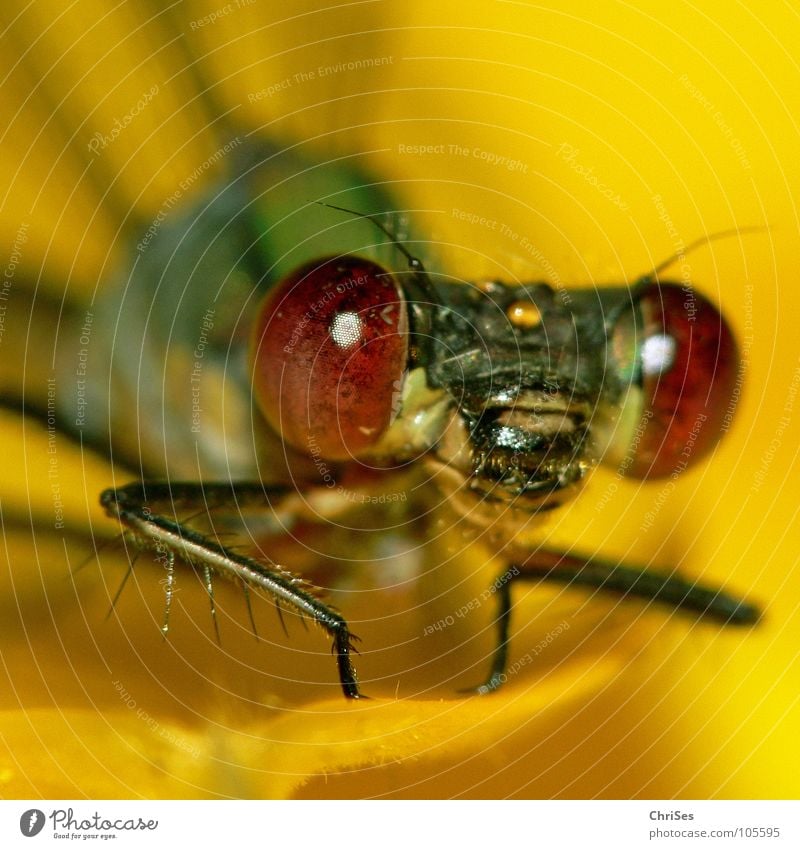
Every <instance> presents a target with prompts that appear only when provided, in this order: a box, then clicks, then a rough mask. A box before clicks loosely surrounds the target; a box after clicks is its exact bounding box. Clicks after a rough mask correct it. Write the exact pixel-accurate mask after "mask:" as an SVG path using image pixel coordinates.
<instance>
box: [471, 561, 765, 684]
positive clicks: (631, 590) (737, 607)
mask: <svg viewBox="0 0 800 849" xmlns="http://www.w3.org/2000/svg"><path fill="white" fill-rule="evenodd" d="M519 581H535V582H540V581H548V582H551V583H558V584H564V585H566V586H580V587H589V588H593V589H598V590H602V591H603V592H613V593H616V594H618V595H621V596H623V597H625V598H639V599H643V600H645V601H656V602H659V603H661V604H665V605H668V606H670V607H672V608H675V609H679V610H682V611H686V612H688V613H690V614H694V615H696V616H698V617H703V618H709V619H714V620H716V621H718V622H720V623H722V624H724V625H753V624H755V623H756V622H758V620H759V618H760V616H761V612H760V610H759V609H758V607H756V606H755V605H753V604H751V603H750V602H747V601H744V600H742V599H739V598H736V597H735V596H732V595H729V594H728V593H726V592H723V591H722V590H720V589H717V588H713V587H706V586H703V585H702V584H698V583H697V582H695V581H689V580H686V579H685V578H681V577H680V576H678V575H674V574H663V573H659V572H654V571H651V570H649V569H643V568H637V567H635V566H625V565H622V564H617V563H610V562H608V561H603V560H597V559H595V558H586V559H584V558H581V557H575V556H574V555H571V554H563V553H561V552H557V551H551V550H549V549H540V550H539V551H537V552H535V553H534V554H532V555H531V556H530V557H529V558H528V559H527V560H524V561H522V562H521V563H518V564H515V565H514V566H512V567H511V568H509V569H508V570H506V571H505V572H503V574H502V575H501V576H500V578H498V580H497V583H496V586H497V593H496V594H497V600H498V614H497V620H496V628H497V645H496V648H495V651H494V655H493V656H492V665H491V669H490V673H489V677H488V678H487V679H486V681H485V682H484V683H483V684H482V685H481V686H480V687H478V688H477V692H478V693H490V692H493V691H494V690H497V689H498V688H499V687H500V686H502V684H503V683H504V682H505V679H506V675H505V670H506V667H507V665H508V642H509V631H510V627H511V587H512V584H513V583H515V582H519Z"/></svg>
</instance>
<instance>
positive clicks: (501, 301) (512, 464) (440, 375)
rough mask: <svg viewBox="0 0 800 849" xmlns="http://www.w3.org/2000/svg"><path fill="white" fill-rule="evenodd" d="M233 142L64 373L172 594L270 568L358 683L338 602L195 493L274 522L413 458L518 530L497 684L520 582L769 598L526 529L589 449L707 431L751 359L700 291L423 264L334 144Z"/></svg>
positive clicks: (286, 599) (710, 601)
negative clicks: (554, 280) (486, 277)
mask: <svg viewBox="0 0 800 849" xmlns="http://www.w3.org/2000/svg"><path fill="white" fill-rule="evenodd" d="M228 162H229V163H231V162H235V163H236V164H235V166H233V167H231V168H230V169H229V170H230V173H229V175H228V177H227V178H226V180H225V181H224V182H221V183H220V184H219V185H217V186H216V187H214V188H213V189H212V190H211V191H210V192H208V193H207V194H206V195H205V196H204V197H203V198H202V199H201V200H200V201H199V202H195V203H194V204H192V205H191V206H190V207H189V208H188V209H185V210H182V207H181V204H180V199H179V198H178V197H177V196H176V197H174V198H170V199H167V200H166V201H165V204H164V207H163V208H162V210H161V211H160V212H159V213H158V215H157V216H156V218H155V219H154V220H153V222H152V223H151V224H150V226H149V227H147V228H146V229H145V231H144V232H143V233H142V234H141V236H140V238H139V240H138V242H136V243H135V244H134V245H133V246H132V250H131V257H132V259H131V263H130V267H129V269H128V271H127V272H126V273H125V274H124V275H122V277H121V278H120V279H119V281H118V283H117V285H116V286H113V287H111V288H110V289H109V291H108V293H107V294H106V295H105V296H104V299H103V301H102V303H101V304H100V305H99V306H98V307H97V308H96V310H94V312H93V313H92V315H91V320H90V325H91V327H90V333H89V332H87V333H85V334H84V335H85V336H87V344H86V345H83V346H82V352H83V353H82V355H81V357H80V362H81V369H80V371H79V374H78V375H77V377H75V376H74V375H72V376H70V377H65V378H64V382H65V383H67V384H68V385H69V386H70V387H71V388H70V391H68V392H63V391H62V392H60V393H59V405H60V417H61V419H62V420H63V421H67V422H71V423H73V428H77V429H78V430H79V431H80V432H81V435H82V437H83V438H84V440H85V441H87V440H88V441H91V442H93V443H95V444H99V445H103V446H110V447H111V450H112V451H113V452H114V454H115V456H116V458H117V459H123V460H127V461H128V463H129V465H131V467H133V468H139V469H141V472H142V475H143V478H144V479H145V480H146V481H155V482H137V483H131V484H129V485H126V486H122V487H120V488H113V489H108V490H107V491H105V492H104V493H103V494H102V504H103V505H104V506H105V508H106V510H107V511H108V513H109V514H110V515H111V516H112V517H114V518H116V519H118V520H119V521H120V522H121V523H122V525H123V527H124V528H125V529H126V531H127V532H129V533H130V534H131V535H132V536H133V537H134V538H135V540H136V541H137V543H138V544H139V545H140V546H142V547H144V548H149V549H153V550H154V551H155V552H157V554H158V556H159V558H160V559H162V560H163V561H164V562H165V564H166V566H167V569H168V575H169V579H168V581H167V582H166V583H167V609H168V608H169V603H170V600H171V594H172V587H173V583H174V579H175V570H176V569H177V568H178V566H177V565H176V564H181V563H182V564H188V565H189V566H190V567H192V568H193V569H195V570H196V571H197V572H198V573H199V574H200V575H201V577H202V579H203V581H204V583H205V585H206V588H207V590H208V594H209V597H210V598H211V603H212V613H214V601H213V578H214V576H216V575H222V576H224V577H227V578H230V579H232V580H234V581H237V582H240V583H241V585H242V587H243V588H244V589H245V591H247V589H248V588H252V587H258V588H260V589H261V590H262V591H264V592H265V593H267V594H269V595H270V596H272V597H273V598H274V599H275V600H276V601H277V603H278V605H279V609H280V607H281V606H283V607H285V608H286V609H292V610H294V611H295V612H297V613H299V614H301V615H302V616H306V617H310V618H311V619H313V620H314V621H315V622H316V623H317V624H318V625H320V626H321V627H322V628H323V629H324V630H325V631H327V633H328V635H329V636H330V638H331V640H332V643H333V651H334V655H335V657H336V662H337V664H338V674H339V680H340V682H341V687H342V690H343V692H344V694H345V696H346V697H348V698H358V697H360V695H361V691H360V689H359V685H358V682H357V677H356V671H355V668H354V665H353V660H352V648H353V643H352V641H353V635H352V634H351V632H350V629H349V626H348V624H347V621H346V619H345V618H344V616H343V615H342V614H341V613H339V612H338V611H336V610H334V609H333V608H332V607H331V606H330V605H328V604H327V603H325V601H324V600H322V599H321V597H320V596H319V594H318V593H316V592H314V590H313V588H312V587H310V586H309V585H307V584H306V583H305V582H304V581H302V580H301V579H300V578H299V577H297V576H295V575H294V574H292V573H291V571H289V570H290V569H291V564H281V565H280V566H279V565H277V564H274V563H272V562H270V561H269V560H267V559H265V558H264V557H261V556H251V555H249V554H242V553H240V552H239V551H238V550H237V549H235V548H233V547H230V546H227V545H226V544H225V543H224V541H222V540H221V538H220V537H219V536H218V535H217V533H216V531H217V530H218V528H217V527H211V526H208V527H203V528H201V529H198V528H197V526H196V525H193V524H192V523H191V522H190V521H186V520H185V518H182V516H183V517H185V516H189V515H191V514H194V513H196V511H197V510H198V509H200V510H201V511H211V512H212V513H213V511H214V510H215V508H218V507H225V508H226V510H227V511H228V512H229V513H234V514H236V515H241V516H244V515H247V516H248V522H252V521H256V522H258V521H261V522H262V523H263V526H264V529H265V533H266V534H267V535H269V534H270V533H271V534H274V533H276V532H277V531H279V530H280V528H281V527H287V526H291V523H292V522H293V521H295V520H296V519H297V518H298V517H302V518H303V519H304V520H305V521H316V522H320V523H324V522H326V521H330V520H332V519H333V518H334V517H336V516H340V515H341V514H342V513H344V512H345V511H347V510H349V509H352V507H353V503H354V500H353V499H348V498H347V493H352V492H359V493H362V494H364V493H367V494H368V493H370V492H371V493H373V494H375V495H377V496H379V495H380V493H382V492H383V493H385V491H386V489H385V481H386V480H387V478H388V477H389V476H391V475H396V474H398V470H402V473H403V474H404V475H411V476H412V477H413V476H416V477H415V479H416V480H417V482H418V483H424V484H425V486H431V487H437V488H438V490H439V491H440V492H442V493H444V494H445V495H446V498H447V500H448V502H449V504H450V506H451V508H452V509H453V510H454V511H455V512H456V514H457V515H458V516H460V517H461V518H463V519H464V520H465V521H466V522H468V523H469V524H470V525H472V526H474V527H479V528H481V529H483V530H485V531H486V532H487V533H490V534H493V535H495V536H496V537H498V538H502V539H503V540H504V551H505V553H506V554H507V555H508V561H509V568H508V569H507V570H506V571H505V572H504V578H503V579H502V580H499V581H498V582H496V585H497V588H498V591H497V593H496V597H497V599H498V601H499V610H498V614H497V639H496V649H495V651H494V655H493V660H492V663H491V668H490V669H489V670H488V673H487V676H486V679H485V682H484V684H483V685H482V686H481V687H480V688H479V689H480V690H481V691H483V692H488V691H491V690H494V689H496V688H497V687H498V686H499V685H500V684H501V683H502V681H503V680H504V669H505V666H506V658H507V648H508V643H509V638H510V612H511V592H512V589H513V586H514V585H515V584H517V583H518V582H522V581H553V582H560V583H564V584H579V585H587V586H591V587H595V588H602V589H603V590H608V591H612V592H616V593H620V594H624V595H626V596H638V597H641V598H643V599H649V600H657V601H661V602H666V603H667V604H669V605H673V606H675V607H680V608H683V609H685V610H688V611H691V612H692V613H694V614H696V615H700V616H709V617H712V618H715V619H717V620H719V621H720V622H723V623H752V622H754V621H755V620H756V619H757V617H758V612H757V610H756V608H755V607H754V606H752V605H751V604H748V603H745V602H743V601H739V600H738V599H736V598H734V597H731V596H729V595H727V594H726V593H724V592H722V591H720V590H717V589H714V588H711V587H704V586H700V585H698V584H696V583H694V582H692V581H691V580H689V579H684V578H680V577H678V576H676V575H674V574H657V573H654V572H652V571H650V570H647V569H640V568H635V567H632V566H628V565H621V564H620V565H618V564H614V563H610V562H606V561H604V560H602V559H600V558H596V557H593V556H586V557H577V556H575V555H574V554H562V553H559V552H556V551H553V550H549V549H541V548H538V549H537V548H530V547H528V546H527V545H526V544H523V543H522V542H517V539H521V537H520V535H519V530H520V529H521V528H522V527H523V526H527V525H528V524H529V523H530V521H531V519H532V518H535V517H536V516H540V515H543V514H545V513H546V512H548V511H551V510H553V509H555V508H556V507H558V506H559V505H561V504H563V503H565V502H566V501H567V500H568V499H571V498H573V497H574V496H575V495H576V494H577V493H578V492H579V491H580V489H581V484H582V483H583V481H584V480H585V478H586V476H587V475H588V473H589V472H590V471H591V469H592V467H593V466H595V465H596V464H598V463H605V464H611V465H612V466H616V467H617V468H619V469H620V470H621V471H622V472H624V473H625V474H628V475H631V476H634V477H638V478H663V477H665V476H670V475H673V476H674V475H677V474H680V472H682V471H683V469H685V468H686V467H688V466H689V465H690V464H694V463H695V462H696V461H698V460H699V459H700V458H702V457H703V456H704V455H706V454H707V453H708V452H709V451H710V449H711V448H712V447H713V446H714V445H715V444H716V442H717V440H718V438H719V437H720V435H721V432H722V429H723V419H724V417H725V415H726V410H727V408H728V406H729V401H730V398H731V395H732V392H733V390H734V385H735V381H736V379H737V366H738V358H737V347H736V343H735V340H734V338H733V335H732V333H731V331H730V329H729V327H728V325H727V323H726V321H725V319H724V318H723V317H722V315H721V314H720V313H719V311H718V310H717V309H716V307H715V306H713V305H712V304H711V303H710V302H709V301H708V300H707V299H706V298H704V297H703V296H702V295H701V294H699V293H698V292H696V291H694V290H693V289H692V288H691V287H690V286H688V285H686V284H685V283H684V284H673V283H661V282H659V281H658V280H657V276H658V275H657V273H656V272H653V273H651V274H649V275H647V276H645V277H643V278H641V279H639V280H638V281H636V282H635V283H634V284H633V285H630V286H629V285H620V286H615V287H609V288H597V287H594V286H591V287H586V288H570V289H568V290H567V289H555V288H553V287H551V286H549V285H548V284H546V283H538V282H534V283H522V284H520V283H514V284H510V283H503V282H500V281H488V282H486V281H484V282H480V281H472V282H469V281H467V282H465V281H456V280H452V279H449V278H447V277H445V276H443V275H436V274H433V273H430V272H429V271H428V270H426V268H425V267H424V266H423V263H422V262H420V260H419V259H417V255H418V254H419V253H422V252H423V251H422V248H421V246H420V244H419V243H418V242H414V241H412V240H409V239H407V237H406V236H405V235H404V234H401V233H397V232H396V228H397V222H396V221H392V220H391V218H386V217H384V216H387V215H388V216H390V215H391V213H392V212H393V206H392V201H391V199H390V198H389V197H388V196H386V195H385V194H384V192H383V191H382V190H381V188H380V184H376V183H370V182H369V181H368V180H367V179H366V178H365V177H364V175H363V174H362V173H360V172H359V171H358V170H357V169H354V168H352V167H349V166H348V165H347V163H346V161H339V162H322V163H312V162H309V161H306V160H305V159H303V158H302V157H300V156H299V155H297V154H296V153H293V152H291V151H281V150H278V149H273V148H264V147H260V148H259V147H247V148H246V149H245V147H242V148H241V149H240V150H236V151H232V152H231V153H230V154H229V155H228ZM351 211H354V212H351ZM387 222H389V223H388V224H387ZM427 264H428V263H427V262H426V265H427ZM89 336H90V337H91V338H90V339H89V338H88V337H89ZM286 481H289V482H290V484H287V483H286ZM412 489H414V488H413V487H412ZM254 515H260V519H259V518H257V519H253V516H254ZM248 527H250V525H248ZM354 533H355V532H354ZM354 539H355V537H354ZM248 603H249V602H248ZM167 621H168V620H167V619H166V617H165V626H164V627H165V630H166V623H167Z"/></svg>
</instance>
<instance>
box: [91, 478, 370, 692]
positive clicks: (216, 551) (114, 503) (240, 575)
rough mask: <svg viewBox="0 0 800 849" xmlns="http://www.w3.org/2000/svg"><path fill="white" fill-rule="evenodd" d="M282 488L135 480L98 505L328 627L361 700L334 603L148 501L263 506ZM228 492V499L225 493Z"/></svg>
mask: <svg viewBox="0 0 800 849" xmlns="http://www.w3.org/2000/svg"><path fill="white" fill-rule="evenodd" d="M285 492H286V490H285V489H283V488H274V489H271V488H269V487H265V486H264V484H262V483H253V484H251V483H243V484H229V483H223V484H216V483H214V484H206V483H177V484H165V483H156V484H144V483H134V484H129V485H127V486H123V487H120V488H118V489H107V490H105V491H104V492H103V493H102V495H101V496H100V503H101V505H102V506H103V507H104V508H105V509H106V512H107V513H108V514H109V516H112V517H114V518H116V519H118V520H119V521H120V522H121V523H122V524H123V525H124V526H125V527H126V528H127V529H128V530H129V531H130V532H131V533H132V534H133V536H134V537H135V538H136V539H137V540H138V541H139V542H140V544H142V545H143V546H145V547H149V548H153V549H155V550H156V551H158V552H159V553H163V554H166V556H167V558H168V559H169V558H174V557H180V558H181V559H182V560H183V561H185V562H186V563H188V564H189V565H190V566H192V567H195V566H197V567H200V568H201V569H202V570H203V572H204V573H206V574H210V572H216V573H218V574H220V575H224V576H225V577H227V578H230V579H231V580H237V581H243V582H245V583H247V584H251V585H253V586H258V587H260V588H261V589H263V590H265V591H266V592H268V593H269V594H270V595H271V596H272V597H273V598H275V599H276V601H278V602H279V603H281V602H283V603H285V604H288V605H290V606H292V607H294V608H295V609H296V610H297V611H298V613H300V614H301V615H306V616H310V617H311V618H312V619H313V620H314V622H316V623H317V624H318V625H319V626H320V627H322V628H324V629H325V630H326V631H327V632H328V634H329V635H330V636H331V638H332V640H333V646H332V651H333V653H334V654H335V655H336V660H337V665H338V670H339V680H340V683H341V686H342V691H343V692H344V694H345V696H346V697H347V698H349V699H358V698H362V696H361V693H360V691H359V689H358V680H357V678H356V672H355V669H354V667H353V663H352V659H351V657H350V655H351V652H352V651H353V650H354V649H353V642H354V640H355V637H354V636H353V635H352V634H351V633H350V629H349V627H348V625H347V622H346V621H345V619H344V618H343V617H342V616H341V615H340V614H339V613H338V612H337V611H335V610H333V609H332V608H331V607H330V606H328V605H327V604H325V603H324V602H322V601H320V599H318V598H316V597H315V596H314V595H313V594H312V592H311V591H310V588H309V587H308V585H307V584H306V583H305V582H304V581H303V580H302V579H301V578H299V577H296V576H295V575H292V574H291V573H290V572H287V571H284V570H283V569H281V568H280V567H279V566H277V565H274V564H271V565H269V566H267V565H265V564H263V563H259V562H258V561H257V560H255V559H254V558H252V557H246V556H244V555H241V554H239V553H237V552H235V551H232V550H231V549H229V548H226V547H225V546H222V545H220V544H219V543H217V542H215V541H214V540H212V539H210V538H209V537H207V536H205V535H203V534H201V533H199V532H198V531H195V530H194V529H192V528H190V527H188V526H187V525H185V524H182V523H181V522H179V521H175V520H173V519H170V518H168V517H167V516H166V515H164V514H163V513H154V512H153V511H152V510H151V509H150V507H149V506H148V505H149V504H151V503H152V504H158V503H162V504H166V503H172V504H175V505H179V504H181V503H182V502H186V503H194V504H197V503H198V502H202V501H205V503H206V504H207V505H208V506H209V507H211V506H214V505H215V504H228V505H229V504H230V499H231V498H232V499H233V502H234V503H236V504H238V505H244V504H247V503H249V504H254V503H257V501H258V500H259V499H260V503H261V504H264V503H265V501H266V499H267V497H268V496H269V495H275V494H277V495H283V494H285ZM226 496H227V497H226Z"/></svg>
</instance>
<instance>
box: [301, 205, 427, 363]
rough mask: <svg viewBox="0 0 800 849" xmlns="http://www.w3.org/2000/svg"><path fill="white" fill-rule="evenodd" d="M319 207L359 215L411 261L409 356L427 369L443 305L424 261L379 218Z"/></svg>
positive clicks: (406, 289) (407, 286)
mask: <svg viewBox="0 0 800 849" xmlns="http://www.w3.org/2000/svg"><path fill="white" fill-rule="evenodd" d="M316 203H318V204H319V205H320V206H326V207H328V209H335V210H337V211H338V212H344V213H347V214H348V215H356V216H358V217H359V218H366V219H367V220H368V221H371V222H372V223H373V224H374V225H375V226H376V227H377V228H378V229H379V230H380V231H381V232H382V233H383V234H384V235H385V236H386V237H387V238H389V239H390V240H391V242H392V244H393V245H394V246H395V247H396V248H397V250H399V251H400V253H401V254H403V256H404V257H405V258H406V259H407V260H408V267H409V268H410V269H411V280H410V281H404V283H403V291H404V294H405V295H406V298H407V300H408V308H409V316H410V317H411V335H412V337H413V338H414V339H415V343H414V344H413V345H412V347H411V351H410V353H409V356H410V359H411V360H413V362H414V363H415V364H416V365H425V364H426V363H428V362H430V361H431V359H432V353H431V344H432V342H431V337H432V334H433V315H432V313H433V309H432V308H444V304H443V302H442V299H441V298H440V297H439V295H438V293H437V292H436V289H435V288H434V287H433V284H432V283H431V281H430V278H429V277H428V272H427V271H426V270H425V266H424V265H423V264H422V261H421V260H420V259H418V258H417V257H415V256H414V255H413V254H412V253H411V252H410V251H409V250H408V248H406V246H405V245H404V244H403V243H402V242H400V241H398V239H397V237H396V236H395V235H394V233H392V231H391V230H390V229H389V228H388V227H387V226H386V225H385V224H384V223H383V222H382V221H381V220H380V219H379V218H378V216H377V215H370V214H369V213H366V212H358V211H357V210H355V209H347V208H346V207H344V206H336V205H335V204H332V203H326V202H325V201H321V200H318V201H316Z"/></svg>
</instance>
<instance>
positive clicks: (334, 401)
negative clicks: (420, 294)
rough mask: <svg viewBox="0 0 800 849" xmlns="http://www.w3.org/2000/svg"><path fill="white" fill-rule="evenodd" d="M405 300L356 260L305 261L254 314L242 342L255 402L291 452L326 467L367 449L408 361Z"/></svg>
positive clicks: (381, 427) (384, 421) (385, 420)
mask: <svg viewBox="0 0 800 849" xmlns="http://www.w3.org/2000/svg"><path fill="white" fill-rule="evenodd" d="M407 330H408V316H407V312H406V306H405V301H404V300H403V296H402V294H401V292H400V290H399V288H398V286H397V283H396V282H395V281H394V279H393V278H392V276H391V275H390V274H388V273H387V272H386V271H384V270H383V269H382V268H381V267H380V266H378V265H376V264H375V263H373V262H370V261H369V260H365V259H359V258H357V257H352V256H345V257H339V258H330V259H322V260H319V261H317V262H313V263H309V264H308V265H305V266H302V267H301V268H299V269H297V270H296V271H295V272H294V273H292V274H290V275H289V276H288V277H287V278H286V279H285V280H284V281H283V282H282V283H281V284H280V285H279V286H278V287H277V288H276V289H274V290H273V291H272V292H271V293H270V294H269V295H268V296H267V298H266V300H265V301H264V303H263V305H262V306H261V307H260V310H259V314H258V318H257V320H256V324H255V332H254V336H253V344H252V349H251V351H252V364H253V372H254V374H253V381H254V382H253V386H254V390H255V397H256V402H257V403H258V405H259V408H260V410H261V412H262V413H263V415H264V417H265V418H266V419H267V421H268V422H269V424H270V425H271V426H272V427H273V428H274V429H275V430H276V431H277V432H278V433H280V434H281V436H282V437H283V439H284V440H285V441H286V442H288V443H290V444H291V445H293V446H294V447H295V448H298V449H300V450H301V451H304V452H305V453H307V454H312V455H314V456H320V457H325V458H326V459H330V460H340V459H346V458H349V457H351V456H354V455H355V456H358V455H359V454H363V453H365V452H366V451H368V450H369V448H370V447H371V446H373V445H374V444H375V443H376V442H377V441H378V439H379V438H380V437H381V435H382V434H383V432H384V431H385V430H386V428H387V427H388V426H389V424H390V423H391V421H392V418H393V407H395V406H396V404H397V399H398V398H399V395H400V388H401V385H402V380H403V377H404V374H405V370H406V361H407V356H408V336H407Z"/></svg>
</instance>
